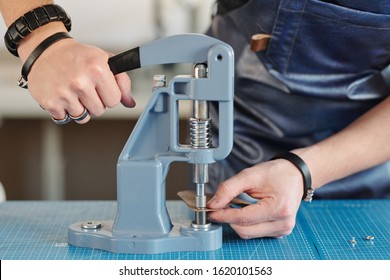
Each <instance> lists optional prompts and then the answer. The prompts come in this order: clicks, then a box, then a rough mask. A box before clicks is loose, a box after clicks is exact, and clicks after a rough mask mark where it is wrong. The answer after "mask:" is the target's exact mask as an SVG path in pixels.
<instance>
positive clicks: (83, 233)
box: [68, 34, 234, 254]
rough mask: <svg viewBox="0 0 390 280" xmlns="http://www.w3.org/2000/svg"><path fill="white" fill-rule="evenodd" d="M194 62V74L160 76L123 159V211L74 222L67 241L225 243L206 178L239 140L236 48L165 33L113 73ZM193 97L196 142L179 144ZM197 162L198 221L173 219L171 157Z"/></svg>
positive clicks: (166, 247) (145, 250)
mask: <svg viewBox="0 0 390 280" xmlns="http://www.w3.org/2000/svg"><path fill="white" fill-rule="evenodd" d="M172 63H194V74H193V75H179V76H176V77H174V78H173V79H171V81H170V82H169V84H168V85H167V84H166V81H165V77H164V76H162V75H160V76H155V81H154V85H153V94H152V96H151V98H150V100H149V102H148V104H147V105H146V107H145V109H144V111H143V113H142V115H141V116H140V118H139V120H138V121H137V124H136V126H135V128H134V130H133V131H132V133H131V135H130V137H129V139H128V141H127V143H126V145H125V147H124V149H123V151H122V153H121V154H120V156H119V160H118V164H117V213H116V217H115V220H114V221H99V222H96V221H86V222H79V223H76V224H72V225H70V226H69V228H68V242H69V244H71V245H75V246H80V247H90V248H98V249H103V250H106V251H111V252H115V253H141V254H152V253H162V252H173V251H207V250H216V249H219V248H220V247H221V246H222V227H221V226H220V225H217V224H212V223H210V222H208V221H207V216H206V212H205V211H202V209H204V208H205V207H206V194H205V184H206V183H207V182H208V165H209V164H211V163H213V162H215V161H217V160H221V159H224V158H225V157H226V156H227V155H228V154H229V153H230V151H231V148H232V144H233V79H234V69H233V68H234V53H233V50H232V48H231V47H230V46H229V45H227V44H226V43H223V42H221V41H219V40H216V39H214V38H211V37H208V36H205V35H199V34H183V35H175V36H170V37H166V38H163V39H160V40H157V41H154V42H152V43H150V44H147V45H144V46H141V47H137V48H134V49H131V50H129V51H127V52H124V53H121V54H118V55H116V56H114V57H112V58H110V60H109V65H110V68H111V70H112V71H113V73H114V74H117V73H121V72H124V71H129V70H133V69H137V68H140V67H144V66H148V65H157V64H172ZM184 100H190V101H191V102H192V107H193V115H192V117H191V118H190V120H189V122H190V132H189V134H190V135H189V138H190V143H189V144H181V143H179V136H178V135H179V102H180V101H184ZM209 101H212V102H217V103H218V112H219V143H218V146H213V144H212V135H211V119H210V118H209V114H208V102H209ZM174 161H183V162H188V163H190V164H192V165H193V182H194V183H195V187H196V201H195V204H196V207H197V209H198V211H195V217H194V220H193V221H192V222H190V223H188V224H185V225H183V224H181V225H178V224H175V222H174V221H171V219H170V217H169V214H168V211H167V208H166V198H165V189H166V186H165V180H166V176H167V173H168V170H169V165H170V163H172V162H174Z"/></svg>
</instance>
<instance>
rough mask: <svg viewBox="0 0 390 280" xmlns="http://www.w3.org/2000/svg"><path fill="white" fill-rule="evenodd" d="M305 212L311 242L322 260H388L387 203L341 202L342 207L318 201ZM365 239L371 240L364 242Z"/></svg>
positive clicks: (389, 212) (389, 207) (389, 227)
mask: <svg viewBox="0 0 390 280" xmlns="http://www.w3.org/2000/svg"><path fill="white" fill-rule="evenodd" d="M305 210H306V211H304V213H305V215H306V216H307V221H308V223H309V224H310V227H311V230H312V232H313V236H314V238H313V241H314V242H315V244H316V246H317V247H318V248H319V250H320V254H321V255H323V256H324V259H331V260H351V259H354V260H372V259H378V260H389V259H390V233H389V230H390V205H389V203H388V201H385V200H383V201H380V200H378V201H365V202H364V203H363V202H362V201H356V202H352V201H345V202H343V207H340V203H338V202H337V201H326V202H321V201H320V202H318V203H316V205H312V206H310V205H309V206H307V207H306V209H305ZM367 235H371V236H374V238H375V239H374V240H373V241H369V240H366V236H367ZM352 238H355V240H356V243H353V242H351V240H352Z"/></svg>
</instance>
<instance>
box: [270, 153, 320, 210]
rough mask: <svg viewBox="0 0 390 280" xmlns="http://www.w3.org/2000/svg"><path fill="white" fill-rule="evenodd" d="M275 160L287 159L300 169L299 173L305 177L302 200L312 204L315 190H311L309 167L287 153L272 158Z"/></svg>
mask: <svg viewBox="0 0 390 280" xmlns="http://www.w3.org/2000/svg"><path fill="white" fill-rule="evenodd" d="M274 159H285V160H288V161H289V162H291V163H292V164H294V165H295V167H296V168H298V170H299V172H301V174H302V177H303V196H302V199H303V200H304V201H307V202H311V201H312V199H313V195H314V189H312V188H311V175H310V170H309V167H308V166H307V165H306V163H305V162H304V161H303V159H301V158H300V157H299V156H297V155H296V154H294V153H291V152H287V153H285V154H281V155H277V156H275V157H273V158H272V160H274Z"/></svg>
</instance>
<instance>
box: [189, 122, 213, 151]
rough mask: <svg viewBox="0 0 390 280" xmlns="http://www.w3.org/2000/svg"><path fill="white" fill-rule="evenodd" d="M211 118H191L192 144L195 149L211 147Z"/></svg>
mask: <svg viewBox="0 0 390 280" xmlns="http://www.w3.org/2000/svg"><path fill="white" fill-rule="evenodd" d="M211 142H212V141H211V119H196V118H191V119H190V144H191V147H192V148H194V149H207V148H210V147H211V144H212V143H211Z"/></svg>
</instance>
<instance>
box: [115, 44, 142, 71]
mask: <svg viewBox="0 0 390 280" xmlns="http://www.w3.org/2000/svg"><path fill="white" fill-rule="evenodd" d="M108 65H109V66H110V69H111V71H112V73H114V75H116V74H119V73H122V72H126V71H130V70H133V69H138V68H141V59H140V54H139V47H136V48H134V49H131V50H128V51H125V52H123V53H120V54H117V55H115V56H113V57H110V58H109V59H108Z"/></svg>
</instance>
